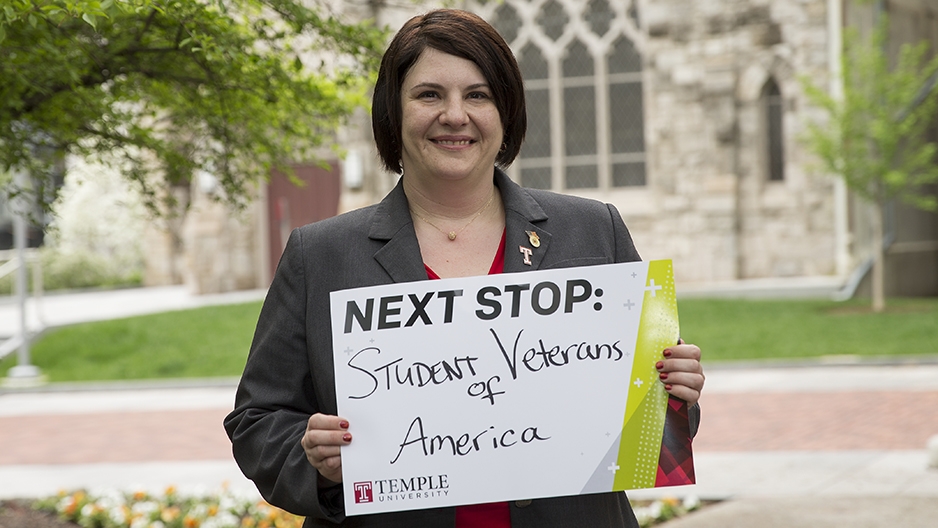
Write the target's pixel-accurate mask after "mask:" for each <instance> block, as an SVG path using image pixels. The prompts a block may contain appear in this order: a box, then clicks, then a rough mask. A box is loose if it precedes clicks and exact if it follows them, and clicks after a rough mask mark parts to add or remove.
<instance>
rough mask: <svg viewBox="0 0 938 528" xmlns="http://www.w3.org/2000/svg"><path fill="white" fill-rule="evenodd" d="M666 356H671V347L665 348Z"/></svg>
mask: <svg viewBox="0 0 938 528" xmlns="http://www.w3.org/2000/svg"><path fill="white" fill-rule="evenodd" d="M664 357H671V349H670V348H666V349H664Z"/></svg>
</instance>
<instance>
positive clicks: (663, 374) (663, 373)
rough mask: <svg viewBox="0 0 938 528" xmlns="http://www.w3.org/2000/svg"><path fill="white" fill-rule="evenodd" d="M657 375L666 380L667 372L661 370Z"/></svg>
mask: <svg viewBox="0 0 938 528" xmlns="http://www.w3.org/2000/svg"><path fill="white" fill-rule="evenodd" d="M658 377H659V378H661V379H663V380H666V379H668V373H667V372H662V373H661V374H658Z"/></svg>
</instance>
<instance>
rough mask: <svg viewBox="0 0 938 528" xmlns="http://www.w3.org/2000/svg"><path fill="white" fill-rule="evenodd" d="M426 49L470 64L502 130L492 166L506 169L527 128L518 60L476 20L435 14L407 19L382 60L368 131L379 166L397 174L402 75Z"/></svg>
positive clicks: (469, 16)
mask: <svg viewBox="0 0 938 528" xmlns="http://www.w3.org/2000/svg"><path fill="white" fill-rule="evenodd" d="M427 48H433V49H435V50H438V51H442V52H443V53H448V54H450V55H455V56H457V57H461V58H463V59H467V60H470V61H472V62H474V63H475V64H476V66H478V67H479V69H480V70H481V71H482V75H483V76H484V77H485V81H486V82H487V83H488V85H489V88H490V89H491V90H492V98H493V99H494V101H495V107H496V108H497V109H498V115H499V117H500V118H501V121H502V127H503V128H504V148H503V149H502V150H500V151H499V153H498V156H496V158H495V163H496V164H497V165H499V166H500V167H507V166H508V165H511V162H512V161H514V160H515V157H517V156H518V152H519V151H520V150H521V143H522V142H523V141H524V133H525V130H526V129H527V115H526V114H525V107H524V81H523V80H522V78H521V70H520V69H519V68H518V61H516V60H515V56H514V54H512V52H511V48H509V47H508V44H507V43H506V42H505V39H503V38H502V37H501V35H499V34H498V32H497V31H495V28H493V27H492V26H491V25H489V23H488V22H486V21H485V20H482V18H480V17H479V16H478V15H475V14H473V13H470V12H468V11H460V10H456V9H438V10H434V11H430V12H429V13H426V14H424V15H419V16H416V17H414V18H411V19H410V20H408V21H407V22H406V23H405V24H404V25H403V26H402V27H401V29H400V31H398V32H397V35H395V36H394V39H393V40H392V41H391V44H390V45H389V46H388V49H387V51H386V52H385V53H384V57H383V58H382V59H381V68H380V69H379V70H378V82H377V84H376V85H375V93H374V96H373V98H372V105H371V127H372V129H373V130H374V134H375V144H376V145H377V147H378V154H379V155H380V156H381V160H382V161H383V162H384V166H385V167H386V168H387V169H388V170H389V171H391V172H400V171H401V126H402V125H401V120H402V117H401V112H402V110H401V87H402V86H403V84H404V77H406V76H407V72H408V71H409V70H410V68H411V67H412V66H413V65H414V63H415V62H417V59H418V58H419V57H420V54H421V53H423V52H424V50H426V49H427Z"/></svg>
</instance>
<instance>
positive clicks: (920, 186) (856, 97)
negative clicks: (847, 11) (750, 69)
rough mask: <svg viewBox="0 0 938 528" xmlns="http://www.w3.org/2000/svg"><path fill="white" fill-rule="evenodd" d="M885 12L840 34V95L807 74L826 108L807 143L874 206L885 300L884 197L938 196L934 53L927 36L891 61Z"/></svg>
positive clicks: (934, 205)
mask: <svg viewBox="0 0 938 528" xmlns="http://www.w3.org/2000/svg"><path fill="white" fill-rule="evenodd" d="M888 31H889V20H888V18H887V17H885V16H883V17H882V19H881V21H880V23H879V25H878V26H877V27H876V28H875V30H874V31H873V33H872V35H871V36H870V38H868V39H867V40H865V41H864V40H861V39H860V38H859V35H858V34H857V32H855V31H848V32H847V33H846V34H845V38H844V51H843V55H842V61H841V63H842V64H841V67H842V75H843V78H842V79H843V96H842V97H834V96H832V95H831V94H829V93H828V92H827V91H825V90H823V89H822V88H819V87H818V86H816V85H814V84H812V83H811V82H810V80H806V81H805V83H804V84H805V89H806V92H807V95H808V98H809V99H810V100H811V101H812V102H813V103H814V104H816V105H818V106H820V107H821V108H823V109H824V110H825V111H826V113H827V116H828V120H827V121H826V122H825V123H810V124H808V129H807V130H808V132H807V143H808V147H809V148H810V149H811V150H813V151H814V153H815V154H816V155H817V156H818V158H819V159H820V161H821V164H822V165H823V168H824V170H825V171H826V172H828V173H831V174H836V175H838V176H840V177H842V178H843V179H844V181H845V182H846V184H847V187H849V188H850V189H851V190H852V191H854V192H855V193H856V194H857V195H859V196H861V197H863V198H865V199H866V200H868V201H869V202H871V203H872V204H873V206H874V209H873V213H874V214H873V216H872V222H871V224H872V233H873V269H872V272H873V274H872V305H873V310H874V311H877V312H880V311H882V310H883V309H884V308H885V304H886V301H885V285H884V266H885V264H884V263H885V254H884V249H883V224H884V215H885V209H886V207H887V205H888V204H889V203H890V202H892V201H894V200H902V201H904V202H906V203H908V204H911V205H913V206H915V207H919V208H921V209H925V210H928V211H936V210H938V197H936V195H935V193H934V192H933V191H932V192H929V189H928V187H927V186H928V185H930V184H934V183H936V182H938V160H936V157H935V155H936V153H938V146H936V145H935V143H934V142H932V141H930V140H929V132H930V129H931V128H932V127H934V126H935V121H934V116H935V113H936V110H938V90H936V83H938V55H935V56H934V57H933V58H932V59H931V60H928V59H927V54H928V52H929V49H928V43H927V42H926V41H922V42H920V43H919V44H917V45H909V44H905V45H903V46H902V47H901V49H900V50H899V53H898V56H897V57H895V61H894V62H895V64H894V66H893V67H890V56H889V54H888V53H887V43H888V42H887V40H888V39H887V37H888Z"/></svg>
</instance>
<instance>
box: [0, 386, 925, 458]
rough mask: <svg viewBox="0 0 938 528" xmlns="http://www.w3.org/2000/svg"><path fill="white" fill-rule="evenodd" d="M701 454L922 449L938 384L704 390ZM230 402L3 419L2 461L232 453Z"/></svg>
mask: <svg viewBox="0 0 938 528" xmlns="http://www.w3.org/2000/svg"><path fill="white" fill-rule="evenodd" d="M701 406H702V408H703V417H702V423H701V427H700V432H699V434H698V435H697V438H696V440H695V442H694V449H695V451H697V452H728V451H773V450H780V451H781V450H838V451H839V450H921V449H924V448H925V444H926V442H927V440H928V438H930V437H931V436H933V435H938V413H936V412H935V409H938V390H936V391H907V392H903V391H886V392H836V393H810V392H791V393H772V394H727V393H714V394H707V393H706V392H705V394H704V397H703V399H702V401H701ZM226 414H227V409H204V410H177V411H148V412H135V413H129V412H106V413H104V412H102V413H89V414H63V415H41V416H14V417H3V418H0V465H14V464H17V465H31V464H53V465H55V464H78V463H101V462H153V461H188V460H229V459H230V458H231V446H230V444H229V442H228V438H227V437H226V436H225V432H224V429H223V428H222V420H223V418H224V417H225V415H226Z"/></svg>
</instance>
